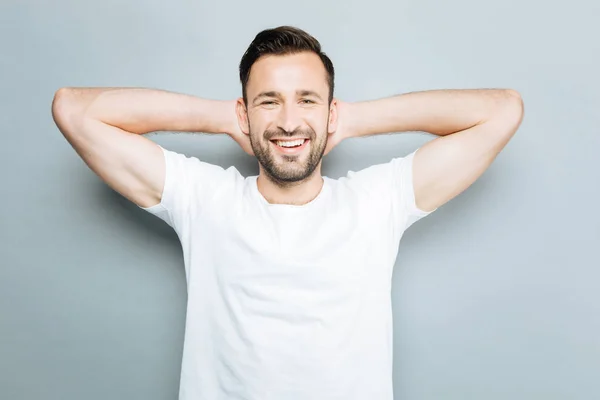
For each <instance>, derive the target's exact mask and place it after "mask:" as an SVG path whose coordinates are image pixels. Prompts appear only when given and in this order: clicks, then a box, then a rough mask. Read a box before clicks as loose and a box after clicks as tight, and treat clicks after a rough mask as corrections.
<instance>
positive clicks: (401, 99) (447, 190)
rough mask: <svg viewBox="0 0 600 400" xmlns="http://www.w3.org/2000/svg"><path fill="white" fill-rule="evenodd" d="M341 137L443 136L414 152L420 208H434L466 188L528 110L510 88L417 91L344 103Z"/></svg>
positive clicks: (483, 170) (341, 112)
mask: <svg viewBox="0 0 600 400" xmlns="http://www.w3.org/2000/svg"><path fill="white" fill-rule="evenodd" d="M338 112H339V114H340V123H339V124H340V126H341V125H343V128H342V129H340V127H339V126H338V131H340V136H341V137H340V138H338V141H339V140H341V139H345V138H348V137H360V136H367V135H373V134H380V133H387V132H405V131H423V132H428V133H432V134H435V135H438V136H440V137H439V138H436V139H434V140H431V141H429V142H427V143H426V144H424V145H423V146H422V147H421V148H420V149H419V151H418V152H417V153H416V154H415V158H414V168H413V185H414V191H415V202H416V204H417V207H419V208H420V209H421V210H424V211H431V210H434V209H435V208H437V207H439V206H441V205H443V204H444V203H446V202H448V201H449V200H451V199H452V198H454V197H456V196H457V195H459V194H460V193H461V192H463V191H464V190H465V189H467V188H468V187H469V186H470V185H471V184H472V183H473V182H474V181H475V180H477V178H479V177H480V176H481V175H482V174H483V173H484V172H485V170H486V169H487V168H488V167H489V166H490V165H491V163H492V162H493V161H494V159H495V158H496V156H497V155H498V154H499V153H500V151H502V149H503V148H504V147H505V146H506V144H507V143H508V142H509V140H510V139H511V138H512V137H513V136H514V134H515V132H516V131H517V129H518V127H519V125H520V124H521V121H522V119H523V114H524V105H523V101H522V99H521V96H520V95H519V93H518V92H516V91H515V90H511V89H478V90H477V89H457V90H430V91H423V92H413V93H407V94H402V95H399V96H394V97H388V98H384V99H379V100H373V101H365V102H357V103H341V102H338Z"/></svg>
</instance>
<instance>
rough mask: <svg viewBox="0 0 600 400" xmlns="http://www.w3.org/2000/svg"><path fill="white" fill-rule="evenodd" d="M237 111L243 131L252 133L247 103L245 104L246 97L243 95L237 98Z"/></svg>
mask: <svg viewBox="0 0 600 400" xmlns="http://www.w3.org/2000/svg"><path fill="white" fill-rule="evenodd" d="M235 113H236V115H237V119H238V125H239V126H240V129H241V130H242V132H244V133H245V134H246V135H248V134H249V133H250V126H249V123H248V110H247V109H246V105H245V104H244V99H243V98H242V97H240V98H238V99H237V102H236V104H235Z"/></svg>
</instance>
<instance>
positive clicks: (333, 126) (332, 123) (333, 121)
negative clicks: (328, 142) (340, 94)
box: [327, 98, 338, 134]
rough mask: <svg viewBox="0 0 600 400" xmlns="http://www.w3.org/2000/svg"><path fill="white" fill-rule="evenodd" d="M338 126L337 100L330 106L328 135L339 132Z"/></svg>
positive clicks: (332, 101)
mask: <svg viewBox="0 0 600 400" xmlns="http://www.w3.org/2000/svg"><path fill="white" fill-rule="evenodd" d="M337 126H338V112H337V99H336V98H334V99H333V100H331V105H330V106H329V123H328V127H327V133H329V134H332V133H334V132H335V131H336V130H337Z"/></svg>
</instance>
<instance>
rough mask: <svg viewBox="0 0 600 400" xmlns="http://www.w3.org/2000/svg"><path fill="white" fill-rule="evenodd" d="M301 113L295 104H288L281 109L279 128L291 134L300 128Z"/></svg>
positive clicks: (278, 121)
mask: <svg viewBox="0 0 600 400" xmlns="http://www.w3.org/2000/svg"><path fill="white" fill-rule="evenodd" d="M300 121H301V118H300V113H299V110H298V109H297V107H296V106H295V104H294V103H293V102H291V103H287V104H285V105H284V106H282V107H281V108H280V111H279V115H278V120H277V126H278V127H279V128H280V129H283V130H284V131H285V132H287V133H291V132H293V131H295V130H296V129H298V128H300V125H301V123H300Z"/></svg>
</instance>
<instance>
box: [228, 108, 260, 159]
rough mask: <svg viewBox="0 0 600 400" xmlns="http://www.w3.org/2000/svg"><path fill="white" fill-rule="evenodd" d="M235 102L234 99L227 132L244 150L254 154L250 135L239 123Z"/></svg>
mask: <svg viewBox="0 0 600 400" xmlns="http://www.w3.org/2000/svg"><path fill="white" fill-rule="evenodd" d="M235 103H236V102H235V101H232V103H231V104H232V105H231V113H230V120H229V121H228V124H227V126H228V128H227V130H226V133H227V134H228V135H229V136H231V138H232V139H233V140H235V141H236V143H237V144H239V145H240V147H241V148H242V150H244V151H245V152H246V153H247V154H249V155H251V156H254V150H252V145H251V144H250V136H248V135H247V134H245V133H244V132H243V131H242V129H241V128H240V125H239V123H238V119H237V115H236V113H235V107H236V106H235Z"/></svg>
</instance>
